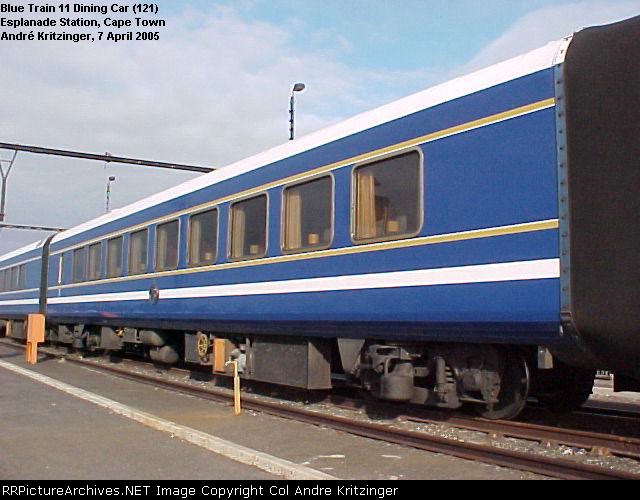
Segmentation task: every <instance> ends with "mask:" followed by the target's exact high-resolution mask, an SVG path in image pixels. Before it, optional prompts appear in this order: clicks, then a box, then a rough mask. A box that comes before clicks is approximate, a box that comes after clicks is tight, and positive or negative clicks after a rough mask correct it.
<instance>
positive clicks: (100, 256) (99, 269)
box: [87, 241, 102, 281]
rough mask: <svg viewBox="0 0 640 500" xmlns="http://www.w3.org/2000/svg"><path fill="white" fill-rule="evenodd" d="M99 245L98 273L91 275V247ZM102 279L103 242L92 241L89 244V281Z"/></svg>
mask: <svg viewBox="0 0 640 500" xmlns="http://www.w3.org/2000/svg"><path fill="white" fill-rule="evenodd" d="M95 247H98V275H97V276H96V277H94V276H91V249H92V248H95ZM99 279H102V242H101V241H98V242H97V243H91V245H87V281H98V280H99Z"/></svg>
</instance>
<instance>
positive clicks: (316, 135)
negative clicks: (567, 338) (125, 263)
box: [0, 36, 571, 261]
mask: <svg viewBox="0 0 640 500" xmlns="http://www.w3.org/2000/svg"><path fill="white" fill-rule="evenodd" d="M570 41H571V36H569V37H566V38H563V39H562V40H557V41H555V42H551V43H548V44H547V45H545V46H544V47H541V48H539V49H536V50H533V51H531V52H528V53H526V54H523V55H521V56H518V57H514V58H512V59H509V60H507V61H504V62H501V63H498V64H495V65H493V66H489V67H488V68H485V69H482V70H479V71H476V72H474V73H470V74H468V75H466V76H462V77H459V78H455V79H453V80H450V81H448V82H445V83H442V84H440V85H436V86H435V87H431V88H428V89H426V90H423V91H421V92H418V93H415V94H413V95H410V96H408V97H405V98H403V99H399V100H397V101H394V102H391V103H389V104H385V105H383V106H381V107H378V108H376V109H373V110H371V111H367V112H365V113H361V114H359V115H356V116H354V117H352V118H349V119H347V120H345V121H343V122H340V123H338V124H335V125H332V126H329V127H327V128H324V129H322V130H319V131H317V132H313V133H311V134H308V135H306V136H303V137H300V138H298V139H296V140H295V141H288V142H286V143H284V144H281V145H279V146H276V147H274V148H272V149H269V150H267V151H264V152H262V153H258V154H256V155H254V156H251V157H249V158H246V159H243V160H240V161H238V162H236V163H232V164H230V165H227V166H225V167H222V168H220V169H218V170H216V171H214V172H211V173H208V174H205V175H203V176H201V177H197V178H195V179H192V180H190V181H187V182H185V183H183V184H180V185H178V186H175V187H172V188H170V189H167V190H165V191H162V192H160V193H158V194H155V195H153V196H150V197H148V198H144V199H142V200H140V201H137V202H135V203H132V204H130V205H128V206H125V207H123V208H120V209H118V210H113V211H112V212H110V213H108V214H105V215H103V216H101V217H98V218H96V219H92V220H90V221H87V222H85V223H83V224H80V225H78V226H75V227H73V228H71V229H69V230H67V231H64V232H62V233H60V234H58V235H56V236H55V237H54V239H53V240H52V243H57V242H61V241H64V240H66V239H68V238H71V237H73V236H76V235H78V234H81V233H83V232H85V231H88V230H90V229H93V228H96V227H99V226H101V225H103V224H106V223H108V222H111V221H115V220H118V219H121V218H123V217H126V216H128V215H130V214H133V213H136V212H139V211H141V210H144V209H146V208H149V207H152V206H155V205H158V204H160V203H163V202H166V201H169V200H172V199H174V198H178V197H180V196H183V195H185V194H188V193H191V192H194V191H197V190H199V189H202V188H204V187H206V186H210V185H213V184H216V183H218V182H222V181H224V180H227V179H230V178H232V177H235V176H238V175H241V174H244V173H247V172H250V171H252V170H256V169H259V168H261V167H264V166H266V165H269V164H272V163H274V162H276V161H279V160H282V159H284V158H288V157H290V156H294V155H296V154H299V153H303V152H305V151H308V150H311V149H314V148H317V147H319V146H322V145H324V144H327V143H330V142H333V141H336V140H338V139H341V138H343V137H347V136H350V135H353V134H356V133H358V132H362V131H364V130H367V129H370V128H373V127H376V126H378V125H381V124H383V123H386V122H389V121H392V120H395V119H398V118H402V117H403V116H407V115H410V114H412V113H415V112H418V111H421V110H423V109H427V108H430V107H434V106H437V105H439V104H442V103H445V102H448V101H452V100H454V99H457V98H459V97H463V96H465V95H469V94H473V93H474V92H478V91H481V90H484V89H488V88H491V87H494V86H496V85H499V84H501V83H504V82H508V81H511V80H515V79H517V78H520V77H523V76H526V75H529V74H532V73H535V72H537V71H541V70H543V69H546V68H550V67H552V66H554V65H557V64H560V63H562V62H563V61H564V56H565V53H566V49H567V47H568V45H569V43H570ZM32 248H33V245H31V246H27V247H24V248H23V249H20V250H16V251H14V252H12V253H10V254H7V255H5V256H2V257H0V261H2V260H5V259H7V258H9V257H10V256H15V255H19V254H20V253H24V252H26V251H28V250H30V249H32Z"/></svg>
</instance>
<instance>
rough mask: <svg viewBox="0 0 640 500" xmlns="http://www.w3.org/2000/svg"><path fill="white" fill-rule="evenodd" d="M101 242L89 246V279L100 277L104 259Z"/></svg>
mask: <svg viewBox="0 0 640 500" xmlns="http://www.w3.org/2000/svg"><path fill="white" fill-rule="evenodd" d="M101 245H102V244H101V243H95V244H93V245H91V246H90V247H89V269H88V278H89V280H90V281H91V280H98V279H100V261H101V259H102V251H101V250H102V247H101Z"/></svg>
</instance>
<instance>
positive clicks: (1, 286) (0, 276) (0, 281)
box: [0, 270, 7, 292]
mask: <svg viewBox="0 0 640 500" xmlns="http://www.w3.org/2000/svg"><path fill="white" fill-rule="evenodd" d="M6 275H7V272H6V271H5V270H2V271H0V292H6V291H7V285H6V283H5V281H4V280H5V276H6Z"/></svg>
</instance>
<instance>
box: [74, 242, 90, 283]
mask: <svg viewBox="0 0 640 500" xmlns="http://www.w3.org/2000/svg"><path fill="white" fill-rule="evenodd" d="M86 270H87V252H86V249H85V248H78V249H77V250H74V251H73V282H74V283H79V282H81V281H84V280H85V273H86Z"/></svg>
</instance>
